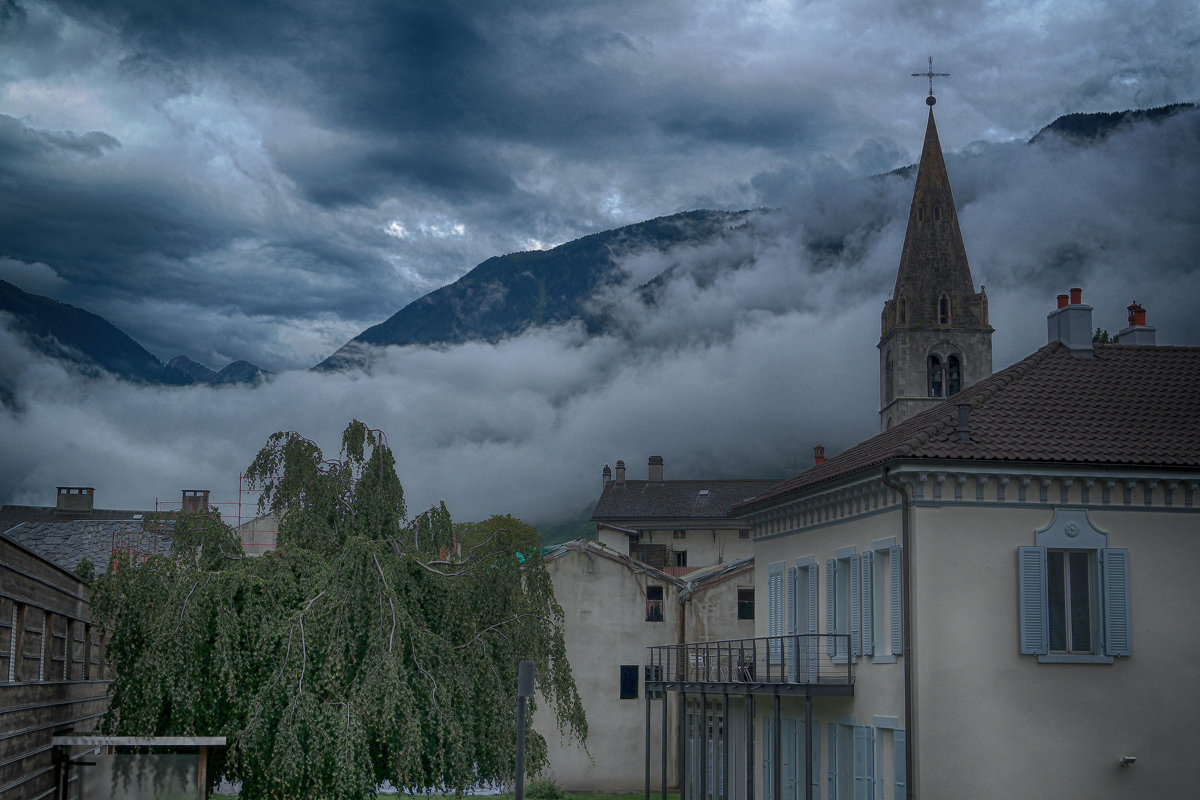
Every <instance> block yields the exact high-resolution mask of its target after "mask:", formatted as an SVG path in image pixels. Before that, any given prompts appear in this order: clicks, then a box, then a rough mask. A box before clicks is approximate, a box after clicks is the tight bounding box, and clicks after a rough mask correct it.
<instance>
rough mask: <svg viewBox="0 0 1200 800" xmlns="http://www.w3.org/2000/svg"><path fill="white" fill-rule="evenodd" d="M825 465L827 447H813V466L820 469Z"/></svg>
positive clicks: (817, 445)
mask: <svg viewBox="0 0 1200 800" xmlns="http://www.w3.org/2000/svg"><path fill="white" fill-rule="evenodd" d="M824 463H825V445H823V444H815V445H813V466H814V467H819V466H821V465H822V464H824Z"/></svg>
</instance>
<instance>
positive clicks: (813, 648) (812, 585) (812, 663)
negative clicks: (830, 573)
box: [805, 564, 821, 683]
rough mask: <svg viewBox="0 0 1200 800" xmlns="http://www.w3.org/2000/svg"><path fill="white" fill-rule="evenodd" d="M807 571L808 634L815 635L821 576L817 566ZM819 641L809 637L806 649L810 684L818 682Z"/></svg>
mask: <svg viewBox="0 0 1200 800" xmlns="http://www.w3.org/2000/svg"><path fill="white" fill-rule="evenodd" d="M805 569H807V570H808V632H809V633H813V634H815V633H816V632H817V576H818V575H820V574H821V570H820V568H819V567H818V566H817V565H816V564H809V565H808V566H807V567H805ZM819 641H820V640H819V639H818V638H817V637H816V636H812V637H809V639H808V646H807V647H806V648H805V650H806V652H807V653H808V682H809V683H816V682H817V663H818V661H819V656H820V653H821V651H820V650H819V649H818V647H819V644H818V643H819Z"/></svg>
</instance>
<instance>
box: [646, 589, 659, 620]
mask: <svg viewBox="0 0 1200 800" xmlns="http://www.w3.org/2000/svg"><path fill="white" fill-rule="evenodd" d="M662 621H663V587H661V586H647V587H646V622H662Z"/></svg>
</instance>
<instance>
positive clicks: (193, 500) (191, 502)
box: [180, 489, 208, 511]
mask: <svg viewBox="0 0 1200 800" xmlns="http://www.w3.org/2000/svg"><path fill="white" fill-rule="evenodd" d="M207 508H208V489H184V490H183V504H182V505H181V506H180V510H181V511H204V510H205V509H207Z"/></svg>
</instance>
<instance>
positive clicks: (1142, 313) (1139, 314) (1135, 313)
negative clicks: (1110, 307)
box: [1126, 300, 1146, 328]
mask: <svg viewBox="0 0 1200 800" xmlns="http://www.w3.org/2000/svg"><path fill="white" fill-rule="evenodd" d="M1126 310H1127V311H1128V312H1129V327H1131V328H1133V327H1137V326H1139V325H1145V324H1146V309H1144V308H1142V307H1141V306H1140V305H1138V301H1137V300H1134V301H1133V304H1132V305H1130V306H1129V307H1128V308H1127V309H1126Z"/></svg>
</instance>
